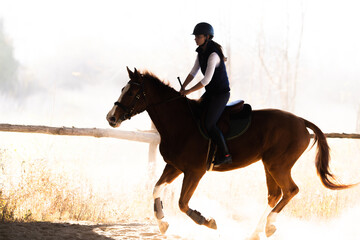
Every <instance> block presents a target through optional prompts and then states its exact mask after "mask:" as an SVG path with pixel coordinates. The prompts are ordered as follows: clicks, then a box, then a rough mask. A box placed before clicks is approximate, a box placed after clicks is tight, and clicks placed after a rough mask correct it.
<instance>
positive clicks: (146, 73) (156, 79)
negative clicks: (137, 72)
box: [142, 71, 180, 94]
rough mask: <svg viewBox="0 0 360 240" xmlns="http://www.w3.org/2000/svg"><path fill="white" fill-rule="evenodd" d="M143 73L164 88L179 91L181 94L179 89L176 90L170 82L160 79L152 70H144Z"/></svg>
mask: <svg viewBox="0 0 360 240" xmlns="http://www.w3.org/2000/svg"><path fill="white" fill-rule="evenodd" d="M142 75H143V78H146V79H148V80H152V81H153V82H154V83H155V84H156V85H158V86H161V87H164V88H167V89H169V90H170V91H172V92H177V93H178V94H180V93H179V92H178V91H176V90H175V89H174V88H172V87H171V86H170V85H169V83H166V82H164V81H162V80H160V79H159V78H158V77H157V76H156V75H155V74H153V73H152V72H150V71H144V72H143V73H142Z"/></svg>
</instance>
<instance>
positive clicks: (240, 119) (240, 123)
mask: <svg viewBox="0 0 360 240" xmlns="http://www.w3.org/2000/svg"><path fill="white" fill-rule="evenodd" d="M251 112H252V109H251V106H250V105H249V104H245V103H244V101H243V100H237V101H234V102H231V103H229V104H227V105H226V107H225V110H224V112H223V114H222V115H221V117H220V119H219V121H218V123H217V126H218V127H219V129H220V130H221V131H222V133H223V134H224V137H225V139H226V140H231V139H234V138H236V137H238V136H240V135H242V134H243V133H245V132H246V130H247V129H248V128H249V126H250V122H251ZM204 120H205V114H203V115H202V116H201V120H200V122H199V123H198V127H199V130H200V132H201V134H202V135H203V136H204V137H205V138H206V139H210V137H209V135H208V133H207V131H206V129H205V125H204Z"/></svg>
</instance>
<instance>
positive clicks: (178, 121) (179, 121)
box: [147, 86, 196, 139]
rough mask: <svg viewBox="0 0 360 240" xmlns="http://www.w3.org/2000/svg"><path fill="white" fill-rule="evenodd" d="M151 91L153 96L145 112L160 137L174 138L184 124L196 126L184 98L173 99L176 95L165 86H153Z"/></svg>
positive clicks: (182, 128)
mask: <svg viewBox="0 0 360 240" xmlns="http://www.w3.org/2000/svg"><path fill="white" fill-rule="evenodd" d="M151 92H152V96H153V97H152V98H150V99H149V101H150V102H149V105H151V106H150V107H149V108H148V110H147V112H148V114H149V116H150V118H151V120H152V121H153V123H154V125H155V126H156V129H157V130H158V131H159V133H160V136H161V138H162V139H172V138H175V139H176V137H177V136H179V133H181V132H182V131H183V130H184V126H187V128H188V127H190V126H191V125H194V126H195V127H196V125H195V124H196V123H195V122H194V119H193V117H192V116H191V113H190V109H189V106H188V105H187V103H186V101H185V99H181V98H177V99H173V98H175V97H176V96H177V94H176V92H174V91H173V90H172V89H167V88H166V87H165V86H161V87H160V88H153V89H152V90H151ZM149 97H150V96H149ZM189 125H190V126H189Z"/></svg>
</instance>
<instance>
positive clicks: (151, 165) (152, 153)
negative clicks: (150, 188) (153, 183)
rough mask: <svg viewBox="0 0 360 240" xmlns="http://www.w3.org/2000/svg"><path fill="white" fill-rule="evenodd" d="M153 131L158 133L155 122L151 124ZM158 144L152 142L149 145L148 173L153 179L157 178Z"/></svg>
mask: <svg viewBox="0 0 360 240" xmlns="http://www.w3.org/2000/svg"><path fill="white" fill-rule="evenodd" d="M151 130H152V131H156V127H155V125H154V123H153V122H151ZM157 148H158V143H157V142H152V143H150V144H149V154H148V157H149V162H148V172H149V175H148V176H149V178H150V179H152V178H153V177H154V176H155V171H156V153H157Z"/></svg>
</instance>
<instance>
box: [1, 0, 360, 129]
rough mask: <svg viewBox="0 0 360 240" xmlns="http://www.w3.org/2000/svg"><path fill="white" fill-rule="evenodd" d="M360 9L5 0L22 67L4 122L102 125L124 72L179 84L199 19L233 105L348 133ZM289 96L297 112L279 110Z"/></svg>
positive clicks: (309, 4)
mask: <svg viewBox="0 0 360 240" xmlns="http://www.w3.org/2000/svg"><path fill="white" fill-rule="evenodd" d="M359 10H360V4H359V3H358V1H355V0H341V1H340V0H337V1H336V0H331V1H323V0H319V1H306V0H304V1H300V0H296V1H290V0H289V1H286V0H271V1H266V0H255V1H228V0H224V1H158V0H154V1H142V0H135V1H115V0H105V1H83V0H76V1H67V0H65V1H64V0H62V1H41V0H33V1H21V0H11V1H10V0H1V1H0V19H2V22H3V29H4V33H5V35H6V38H7V41H8V43H9V44H11V45H12V46H13V48H14V56H15V58H16V60H17V61H18V62H19V64H20V68H19V72H18V81H19V84H18V89H17V90H16V92H8V93H6V91H5V93H4V92H3V93H2V94H1V96H0V111H1V117H0V122H3V123H18V124H46V125H54V126H76V127H108V125H107V122H106V120H105V115H106V113H107V112H108V110H109V109H110V108H111V106H112V104H113V102H114V101H115V100H116V99H117V98H118V96H119V94H120V91H121V88H122V87H123V86H124V84H125V83H126V82H127V81H128V77H127V72H126V66H129V67H130V68H133V67H136V68H138V69H140V70H145V69H146V70H150V71H151V72H153V73H155V74H156V75H157V76H159V78H161V79H163V80H165V81H167V82H169V84H170V85H171V86H173V87H174V88H175V89H179V84H178V82H177V79H176V78H177V76H180V77H181V78H182V80H184V79H185V77H186V76H187V74H188V72H189V71H190V69H191V67H192V65H193V63H194V60H195V57H196V53H195V49H196V45H195V42H194V37H193V36H192V35H191V33H192V30H193V27H194V26H195V24H196V23H198V22H201V21H206V22H209V23H211V24H212V25H213V27H214V29H215V38H214V40H215V41H217V42H218V43H220V44H221V45H222V46H223V48H224V52H225V55H226V56H227V57H228V59H229V60H228V62H227V65H228V66H227V67H228V72H229V76H230V81H231V86H232V91H231V100H236V99H238V98H241V99H244V100H245V101H246V102H249V103H250V104H251V105H252V106H253V108H254V109H260V108H280V109H284V110H289V111H291V112H293V113H295V114H297V115H299V116H302V117H304V118H307V119H308V120H310V121H312V122H314V123H315V124H317V125H318V126H319V127H320V128H321V129H322V130H323V131H324V132H355V131H357V130H359V129H357V128H358V127H357V121H358V115H359V113H358V112H359V111H360V110H359V106H360V100H359V98H358V93H359V84H360V83H359V76H360V68H359V66H360V47H359V43H360V32H359V28H358V23H359V22H360V15H359V14H358V12H359ZM302 17H303V18H302ZM302 19H303V20H302ZM301 29H302V34H301ZM299 44H300V45H299ZM259 49H261V51H260V50H259ZM285 49H287V53H286V54H287V65H284V63H285V61H284V59H283V58H282V56H284V50H285ZM299 49H300V51H299V52H298V50H299ZM260 52H261V54H262V57H263V60H264V61H265V65H266V67H267V68H268V70H269V71H270V73H271V76H272V77H273V79H272V80H271V79H269V76H268V75H267V74H266V72H265V69H264V66H263V65H262V64H261V62H260V56H259V55H260ZM297 59H298V61H297ZM284 66H285V67H284ZM286 66H287V68H286ZM285 70H286V71H288V73H289V76H291V77H290V79H292V83H296V89H295V93H296V94H295V95H294V97H291V96H292V94H293V93H289V92H287V89H286V88H284V87H282V86H280V87H279V84H278V82H277V77H278V76H280V75H281V74H282V72H283V71H285ZM295 72H297V77H296V79H295V80H294V77H293V76H294V74H295ZM199 75H200V74H199ZM199 77H200V76H199ZM199 77H198V78H197V79H199ZM286 95H290V96H288V97H287V98H288V99H293V100H291V101H292V102H293V106H291V107H289V106H288V105H286V104H284V102H283V97H284V96H286ZM198 96H199V94H194V95H192V96H191V97H193V98H196V97H198ZM143 121H148V117H147V115H146V114H141V115H140V116H138V117H135V118H134V119H132V121H131V122H127V123H125V124H124V126H121V128H124V129H126V128H130V127H135V128H141V129H147V128H149V127H150V124H141V123H142V122H143Z"/></svg>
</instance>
